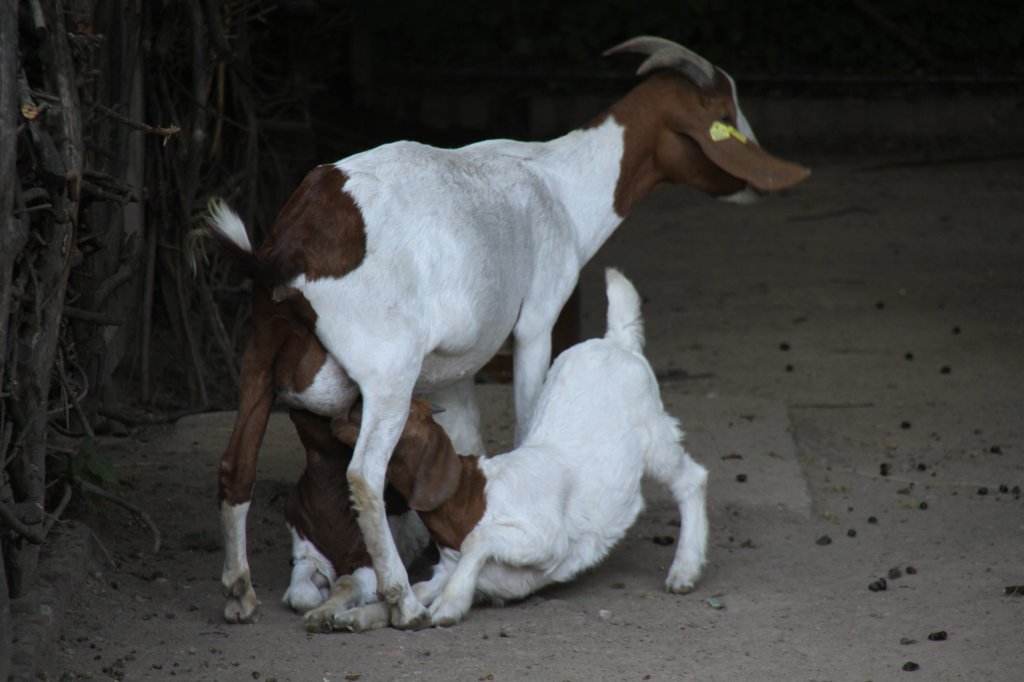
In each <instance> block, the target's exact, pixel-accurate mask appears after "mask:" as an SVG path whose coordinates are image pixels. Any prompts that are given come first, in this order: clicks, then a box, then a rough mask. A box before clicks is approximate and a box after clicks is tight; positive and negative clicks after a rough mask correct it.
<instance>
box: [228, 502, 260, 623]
mask: <svg viewBox="0 0 1024 682" xmlns="http://www.w3.org/2000/svg"><path fill="white" fill-rule="evenodd" d="M248 514H249V503H248V502H243V503H242V504H237V505H230V504H228V503H227V502H221V505H220V526H221V531H222V533H223V536H224V569H223V571H222V572H221V578H220V584H221V587H222V589H223V591H224V596H225V597H226V599H227V601H226V602H225V604H224V619H225V620H227V621H228V622H229V623H249V622H251V621H252V620H253V617H254V616H255V613H256V592H255V591H253V588H252V578H251V577H250V574H249V559H248V557H247V556H246V530H245V520H246V517H247V516H248Z"/></svg>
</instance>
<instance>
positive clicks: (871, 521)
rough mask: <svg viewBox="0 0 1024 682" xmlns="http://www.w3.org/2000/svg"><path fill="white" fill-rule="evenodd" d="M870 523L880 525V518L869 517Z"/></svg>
mask: <svg viewBox="0 0 1024 682" xmlns="http://www.w3.org/2000/svg"><path fill="white" fill-rule="evenodd" d="M868 523H878V517H877V516H869V517H868Z"/></svg>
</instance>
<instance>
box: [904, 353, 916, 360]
mask: <svg viewBox="0 0 1024 682" xmlns="http://www.w3.org/2000/svg"><path fill="white" fill-rule="evenodd" d="M903 359H904V360H913V359H914V354H913V353H906V354H904V356H903Z"/></svg>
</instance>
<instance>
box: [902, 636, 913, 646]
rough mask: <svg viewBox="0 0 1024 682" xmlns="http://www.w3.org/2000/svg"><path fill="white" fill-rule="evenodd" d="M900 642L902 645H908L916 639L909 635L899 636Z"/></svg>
mask: <svg viewBox="0 0 1024 682" xmlns="http://www.w3.org/2000/svg"><path fill="white" fill-rule="evenodd" d="M900 644H902V645H903V646H910V645H911V644H917V640H916V639H911V638H910V637H900Z"/></svg>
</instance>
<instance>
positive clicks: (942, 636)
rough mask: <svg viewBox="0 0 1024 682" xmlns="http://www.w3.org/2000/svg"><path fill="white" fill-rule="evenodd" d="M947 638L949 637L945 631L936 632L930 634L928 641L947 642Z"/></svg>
mask: <svg viewBox="0 0 1024 682" xmlns="http://www.w3.org/2000/svg"><path fill="white" fill-rule="evenodd" d="M947 636H948V635H946V631H945V630H938V631H936V632H930V633H928V639H929V640H931V641H933V642H945V641H946V637H947Z"/></svg>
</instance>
